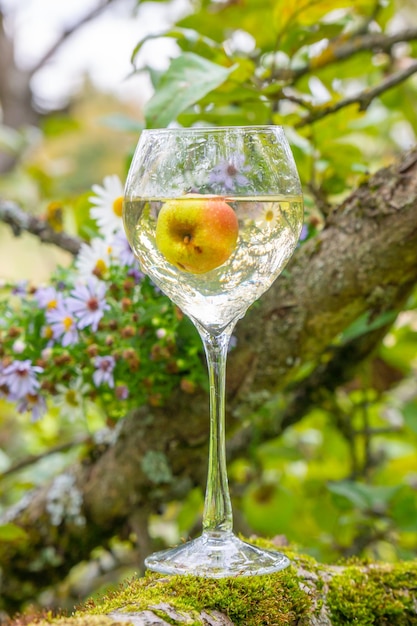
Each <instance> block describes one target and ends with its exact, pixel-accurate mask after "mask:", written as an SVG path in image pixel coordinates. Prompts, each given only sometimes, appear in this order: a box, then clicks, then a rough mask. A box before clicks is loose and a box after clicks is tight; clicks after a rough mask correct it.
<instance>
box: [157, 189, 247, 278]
mask: <svg viewBox="0 0 417 626" xmlns="http://www.w3.org/2000/svg"><path fill="white" fill-rule="evenodd" d="M238 231H239V225H238V221H237V217H236V213H235V212H234V210H233V209H232V207H231V206H230V205H229V204H227V202H225V201H224V199H223V198H216V197H210V198H207V197H206V198H204V197H202V196H185V197H184V198H181V199H176V200H169V201H168V202H165V204H164V205H163V206H162V209H161V210H160V212H159V215H158V221H157V224H156V245H157V247H158V249H159V251H160V252H161V253H162V254H163V255H164V257H165V258H166V259H167V261H169V263H171V264H172V265H175V267H177V268H178V269H180V270H182V271H184V272H190V273H192V274H204V273H206V272H210V270H213V269H215V268H216V267H219V266H220V265H223V263H225V262H226V261H227V259H228V258H229V257H230V255H231V254H232V252H233V250H234V249H235V247H236V242H237V237H238Z"/></svg>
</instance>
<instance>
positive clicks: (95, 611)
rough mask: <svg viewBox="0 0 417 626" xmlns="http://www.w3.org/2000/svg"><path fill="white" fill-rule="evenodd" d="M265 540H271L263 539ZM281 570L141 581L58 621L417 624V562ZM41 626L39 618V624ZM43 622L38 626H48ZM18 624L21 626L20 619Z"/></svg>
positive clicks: (61, 624)
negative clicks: (252, 573) (237, 574)
mask: <svg viewBox="0 0 417 626" xmlns="http://www.w3.org/2000/svg"><path fill="white" fill-rule="evenodd" d="M263 543H264V545H265V543H266V542H263ZM268 547H269V548H271V547H273V546H271V545H268ZM288 555H289V556H290V558H291V560H292V565H291V566H290V567H289V568H288V569H286V570H284V571H282V572H278V573H276V574H270V575H267V576H250V577H237V578H225V579H220V580H213V579H207V578H206V579H204V578H198V577H192V576H184V577H182V576H174V577H166V576H165V577H164V576H161V575H158V574H148V575H146V576H145V577H144V578H141V579H139V578H136V579H133V580H132V581H130V582H129V583H127V584H126V585H125V586H124V587H122V588H120V589H119V590H118V591H116V592H113V593H111V594H110V595H109V596H108V597H104V598H103V599H101V600H99V601H90V602H88V603H87V604H86V606H85V607H84V608H82V609H80V610H79V611H78V612H77V613H76V614H75V615H74V616H73V617H71V618H60V619H57V620H55V621H54V623H55V624H56V626H111V625H113V626H114V625H115V624H123V625H124V624H126V623H130V624H133V625H134V626H157V625H159V626H167V625H168V624H176V625H178V626H180V625H182V624H189V625H191V626H203V625H205V626H295V625H297V626H345V625H346V626H348V625H349V626H351V625H352V624H356V625H357V626H369V625H370V624H374V625H375V626H388V625H389V626H406V625H407V626H411V625H413V624H417V591H416V590H417V565H416V564H415V563H399V564H396V565H386V564H381V563H360V562H356V563H351V564H344V565H338V566H333V565H323V564H319V563H317V562H316V561H315V560H314V559H312V558H310V557H304V556H300V555H299V554H297V553H295V552H290V553H289V554H288ZM38 623H39V622H38ZM49 625H50V620H43V621H42V620H41V621H40V626H49ZM15 626H20V624H19V622H18V621H17V622H15Z"/></svg>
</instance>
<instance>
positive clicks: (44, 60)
mask: <svg viewBox="0 0 417 626" xmlns="http://www.w3.org/2000/svg"><path fill="white" fill-rule="evenodd" d="M114 1H115V0H104V2H102V3H101V4H99V5H98V6H96V7H94V9H92V10H91V11H90V12H89V13H87V14H86V15H84V17H83V18H81V19H80V20H79V21H78V22H76V23H75V24H73V26H71V27H70V28H67V30H65V31H64V32H63V33H62V35H61V36H60V37H59V38H58V39H57V40H56V41H55V43H54V44H53V45H52V46H51V47H50V48H49V49H48V50H47V51H46V53H45V54H44V55H43V57H41V58H40V59H39V61H38V62H37V63H36V65H34V66H33V67H31V68H30V71H29V76H33V75H34V74H36V72H38V71H39V70H40V69H41V68H42V67H43V66H44V65H45V64H46V63H47V62H48V61H49V59H50V58H51V57H52V56H53V55H54V54H55V52H57V50H58V49H59V48H60V47H61V46H62V44H63V43H65V41H66V40H67V39H68V38H69V37H71V35H73V34H74V33H75V32H76V31H78V30H79V29H80V28H81V27H82V26H84V24H87V23H88V22H91V20H93V19H94V18H96V17H97V16H98V15H100V13H102V12H103V11H104V10H105V9H107V7H108V6H109V5H110V4H112V2H114Z"/></svg>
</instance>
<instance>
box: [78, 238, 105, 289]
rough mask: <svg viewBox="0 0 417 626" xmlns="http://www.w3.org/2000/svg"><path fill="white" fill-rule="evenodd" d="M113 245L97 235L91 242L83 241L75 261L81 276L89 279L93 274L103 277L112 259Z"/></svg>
mask: <svg viewBox="0 0 417 626" xmlns="http://www.w3.org/2000/svg"><path fill="white" fill-rule="evenodd" d="M112 252H113V249H112V246H111V245H110V244H109V243H108V242H106V241H104V239H100V238H98V237H96V238H95V239H92V240H91V241H90V243H89V244H88V243H83V244H82V246H81V248H80V251H79V253H78V256H77V258H76V261H75V267H76V268H77V271H78V274H79V276H80V278H82V279H84V280H88V279H89V278H91V277H92V276H96V277H97V278H100V279H101V278H103V276H105V275H106V272H107V270H108V269H109V266H110V264H111V261H112Z"/></svg>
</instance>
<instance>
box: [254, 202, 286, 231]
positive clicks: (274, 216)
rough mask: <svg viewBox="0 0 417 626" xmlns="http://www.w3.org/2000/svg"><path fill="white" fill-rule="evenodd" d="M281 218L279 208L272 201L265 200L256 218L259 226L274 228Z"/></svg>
mask: <svg viewBox="0 0 417 626" xmlns="http://www.w3.org/2000/svg"><path fill="white" fill-rule="evenodd" d="M280 219H281V208H280V206H279V204H278V205H277V204H276V203H274V202H266V203H265V204H264V206H263V207H262V210H261V212H260V213H259V215H258V216H257V218H256V225H257V226H258V227H259V228H274V227H275V226H276V225H277V224H278V222H279V221H280Z"/></svg>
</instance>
